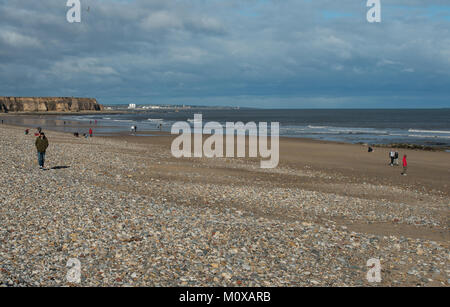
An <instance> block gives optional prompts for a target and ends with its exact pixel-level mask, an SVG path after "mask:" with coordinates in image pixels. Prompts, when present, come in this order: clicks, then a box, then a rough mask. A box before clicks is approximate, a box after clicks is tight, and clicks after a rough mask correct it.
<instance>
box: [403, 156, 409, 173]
mask: <svg viewBox="0 0 450 307" xmlns="http://www.w3.org/2000/svg"><path fill="white" fill-rule="evenodd" d="M407 170H408V162H407V161H406V155H403V172H402V175H403V176H406V171H407Z"/></svg>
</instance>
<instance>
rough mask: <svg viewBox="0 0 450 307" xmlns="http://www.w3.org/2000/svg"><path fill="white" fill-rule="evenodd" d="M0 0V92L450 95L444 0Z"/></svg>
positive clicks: (443, 98) (330, 101)
mask: <svg viewBox="0 0 450 307" xmlns="http://www.w3.org/2000/svg"><path fill="white" fill-rule="evenodd" d="M366 2H367V1H366V0H339V1H338V0H176V1H175V0H134V1H133V0H128V1H125V0H81V4H82V10H83V12H82V16H81V23H73V24H70V23H68V22H67V20H66V12H67V11H68V9H69V8H68V7H66V0H39V1H28V0H0V96H80V97H96V98H97V99H98V100H99V101H100V102H101V103H103V104H112V103H132V102H134V103H138V104H139V103H155V104H157V103H174V104H183V103H185V104H196V105H230V106H249V107H272V108H277V107H279V108H339V107H345V108H349V107H356V108H378V107H412V108H415V107H420V108H426V107H450V2H449V1H448V0H381V4H382V22H381V23H377V24H375V23H374V24H370V23H368V22H367V20H366V14H367V11H368V8H367V7H366Z"/></svg>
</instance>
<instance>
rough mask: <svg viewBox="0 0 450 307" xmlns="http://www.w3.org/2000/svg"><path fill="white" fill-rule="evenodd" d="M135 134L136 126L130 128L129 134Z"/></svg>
mask: <svg viewBox="0 0 450 307" xmlns="http://www.w3.org/2000/svg"><path fill="white" fill-rule="evenodd" d="M136 132H137V126H136V125H133V126H131V133H133V134H136Z"/></svg>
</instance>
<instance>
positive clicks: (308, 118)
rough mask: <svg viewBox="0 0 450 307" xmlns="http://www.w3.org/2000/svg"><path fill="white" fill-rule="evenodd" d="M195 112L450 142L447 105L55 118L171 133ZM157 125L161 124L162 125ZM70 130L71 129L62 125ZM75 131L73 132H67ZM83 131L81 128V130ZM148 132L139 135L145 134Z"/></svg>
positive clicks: (328, 131) (369, 136) (388, 138)
mask: <svg viewBox="0 0 450 307" xmlns="http://www.w3.org/2000/svg"><path fill="white" fill-rule="evenodd" d="M194 114H202V117H203V124H205V123H206V122H209V121H215V122H219V123H221V124H222V125H224V124H225V123H226V122H239V121H241V122H243V123H248V122H256V123H259V122H267V123H268V125H269V127H270V123H271V122H279V124H280V136H284V137H294V138H310V139H316V140H325V141H337V142H345V143H367V144H392V143H407V144H417V145H426V146H442V147H449V146H450V108H449V109H411V110H405V109H401V110H393V109H388V110H381V109H377V110H367V109H358V110H357V109H328V110H324V109H313V110H302V109H293V110H288V109H276V110H268V109H181V110H178V111H175V110H151V111H135V112H129V113H126V114H98V115H67V116H60V117H59V118H58V119H59V120H64V121H76V122H81V123H83V124H84V125H85V126H89V125H92V124H93V123H95V121H97V124H96V125H95V131H96V133H97V135H98V134H102V133H107V134H110V133H117V132H129V131H130V128H131V126H133V125H135V126H137V128H138V131H145V132H146V133H147V135H152V133H151V132H152V131H159V130H160V128H161V127H162V130H163V131H170V130H171V127H172V125H173V124H174V123H175V122H178V121H186V122H188V123H190V124H191V125H193V119H194ZM160 125H161V126H160ZM65 129H66V130H70V129H71V128H70V127H66V128H65ZM70 132H73V131H70ZM81 132H82V131H81ZM146 133H143V134H140V135H141V136H145V135H146Z"/></svg>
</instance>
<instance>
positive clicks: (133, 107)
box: [128, 103, 136, 109]
mask: <svg viewBox="0 0 450 307" xmlns="http://www.w3.org/2000/svg"><path fill="white" fill-rule="evenodd" d="M128 109H136V104H135V103H130V104H129V105H128Z"/></svg>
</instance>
